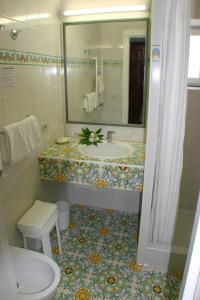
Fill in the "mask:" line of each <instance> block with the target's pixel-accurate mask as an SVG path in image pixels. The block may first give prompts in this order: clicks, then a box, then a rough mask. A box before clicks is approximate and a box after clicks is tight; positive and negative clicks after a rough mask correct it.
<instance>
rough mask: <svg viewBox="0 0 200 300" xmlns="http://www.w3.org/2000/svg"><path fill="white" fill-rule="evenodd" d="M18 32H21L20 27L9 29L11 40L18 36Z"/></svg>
mask: <svg viewBox="0 0 200 300" xmlns="http://www.w3.org/2000/svg"><path fill="white" fill-rule="evenodd" d="M19 32H21V30H20V29H12V30H11V31H10V35H11V38H12V39H13V40H16V39H17V37H18V34H19Z"/></svg>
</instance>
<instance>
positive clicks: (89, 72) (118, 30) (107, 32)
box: [64, 19, 148, 127]
mask: <svg viewBox="0 0 200 300" xmlns="http://www.w3.org/2000/svg"><path fill="white" fill-rule="evenodd" d="M147 32H148V20H147V19H137V20H132V21H130V20H129V21H117V22H116V21H112V22H111V21H109V22H105V21H104V22H95V23H79V24H64V48H65V49H64V50H65V75H66V76H65V85H66V99H67V101H66V105H67V107H66V110H67V121H68V122H69V123H70V122H71V123H87V124H90V123H92V124H109V125H125V126H129V125H130V126H140V127H144V122H145V99H146V82H147V80H146V73H147V72H146V69H147V47H148V44H147V42H148V41H147Z"/></svg>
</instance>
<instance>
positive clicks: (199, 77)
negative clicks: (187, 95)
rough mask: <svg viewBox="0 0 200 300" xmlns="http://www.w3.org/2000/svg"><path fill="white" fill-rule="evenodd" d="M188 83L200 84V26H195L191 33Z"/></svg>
mask: <svg viewBox="0 0 200 300" xmlns="http://www.w3.org/2000/svg"><path fill="white" fill-rule="evenodd" d="M188 85H189V86H200V26H199V25H198V26H194V27H192V29H191V35H190V53H189V66H188Z"/></svg>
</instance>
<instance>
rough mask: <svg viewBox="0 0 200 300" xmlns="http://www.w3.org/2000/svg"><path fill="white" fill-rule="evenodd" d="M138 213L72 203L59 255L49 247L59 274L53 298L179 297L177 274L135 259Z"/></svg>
mask: <svg viewBox="0 0 200 300" xmlns="http://www.w3.org/2000/svg"><path fill="white" fill-rule="evenodd" d="M137 236H138V217H137V215H135V214H127V213H121V212H117V211H113V210H106V209H105V210H104V209H101V210H99V209H98V210H97V209H94V208H89V207H84V206H72V207H71V210H70V226H69V229H68V230H66V231H62V232H61V238H62V246H63V254H62V255H57V253H58V248H57V244H56V235H55V232H53V234H52V240H53V251H54V257H55V260H56V261H57V262H58V264H59V266H60V268H61V272H62V278H61V282H60V285H59V287H58V289H57V292H56V295H55V297H54V300H61V299H69V300H103V299H104V300H110V299H113V300H133V299H148V300H154V299H155V300H157V299H158V300H160V299H170V300H174V299H177V298H178V292H179V288H180V282H181V276H180V274H175V273H173V274H164V273H160V272H156V271H153V270H148V269H146V268H142V267H140V266H138V265H137V264H136V263H135V260H136V253H137Z"/></svg>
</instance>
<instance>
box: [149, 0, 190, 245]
mask: <svg viewBox="0 0 200 300" xmlns="http://www.w3.org/2000/svg"><path fill="white" fill-rule="evenodd" d="M163 9H164V13H163V16H164V17H163V39H162V45H161V87H160V105H159V121H158V135H157V145H156V164H155V170H154V187H153V194H152V210H151V236H150V241H151V242H156V243H162V244H166V245H169V244H170V243H171V241H172V237H173V229H174V224H175V219H176V212H177V207H178V198H179V187H180V180H181V173H182V162H183V141H184V132H185V115H186V85H187V67H188V59H187V58H188V52H189V50H188V49H189V32H190V0H167V1H164V7H163Z"/></svg>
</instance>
